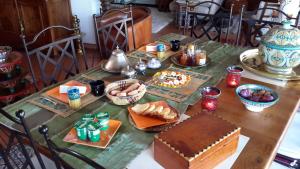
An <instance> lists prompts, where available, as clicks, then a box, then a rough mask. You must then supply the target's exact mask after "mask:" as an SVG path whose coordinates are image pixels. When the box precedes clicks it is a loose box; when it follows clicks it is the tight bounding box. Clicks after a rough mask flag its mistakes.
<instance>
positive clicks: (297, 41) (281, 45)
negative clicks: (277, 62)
mask: <svg viewBox="0 0 300 169" xmlns="http://www.w3.org/2000/svg"><path fill="white" fill-rule="evenodd" d="M291 24H292V22H291V21H290V20H285V21H283V22H282V26H276V27H273V28H272V29H270V30H269V31H268V32H267V34H266V35H265V36H263V38H262V41H261V43H262V45H264V46H267V47H270V48H276V49H282V50H299V49H300V30H299V29H297V28H294V27H292V26H291Z"/></svg>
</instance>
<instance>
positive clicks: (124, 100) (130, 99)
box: [105, 79, 146, 105]
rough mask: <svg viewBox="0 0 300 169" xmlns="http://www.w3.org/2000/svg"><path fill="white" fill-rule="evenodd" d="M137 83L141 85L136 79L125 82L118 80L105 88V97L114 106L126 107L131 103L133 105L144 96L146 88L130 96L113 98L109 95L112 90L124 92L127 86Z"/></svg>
mask: <svg viewBox="0 0 300 169" xmlns="http://www.w3.org/2000/svg"><path fill="white" fill-rule="evenodd" d="M137 82H138V83H140V84H143V83H142V82H141V81H140V80H137V79H126V80H120V81H116V82H113V83H110V84H109V85H107V86H106V87H105V95H106V96H107V97H108V98H109V99H110V100H111V101H112V102H113V103H114V104H116V105H128V104H131V103H135V102H137V101H139V100H140V99H141V98H142V97H143V96H144V94H145V93H146V88H145V89H144V90H142V91H140V92H139V93H137V94H135V95H132V96H113V95H111V94H110V92H111V91H112V90H116V89H120V88H121V90H124V89H125V88H127V87H128V86H129V85H131V84H133V83H137Z"/></svg>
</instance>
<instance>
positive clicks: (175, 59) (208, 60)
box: [171, 56, 211, 68]
mask: <svg viewBox="0 0 300 169" xmlns="http://www.w3.org/2000/svg"><path fill="white" fill-rule="evenodd" d="M177 57H178V56H173V57H171V61H172V62H173V63H174V64H175V65H177V66H180V67H185V68H201V67H205V66H207V65H209V64H210V62H211V59H210V58H209V57H207V59H206V63H205V64H203V65H195V66H187V65H182V64H180V63H179V62H178V59H177Z"/></svg>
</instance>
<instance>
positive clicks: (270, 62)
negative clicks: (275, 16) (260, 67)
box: [259, 21, 300, 74]
mask: <svg viewBox="0 0 300 169" xmlns="http://www.w3.org/2000/svg"><path fill="white" fill-rule="evenodd" d="M282 24H283V26H281V27H276V28H273V29H271V30H270V31H269V32H268V33H267V34H266V35H265V36H264V37H263V38H262V41H261V45H260V46H259V50H260V53H261V54H260V55H261V57H262V60H263V62H264V64H265V69H266V71H268V72H270V73H275V74H290V73H292V71H293V68H294V67H297V66H298V65H299V64H300V30H299V29H297V28H293V27H291V25H290V24H291V22H290V21H283V22H282Z"/></svg>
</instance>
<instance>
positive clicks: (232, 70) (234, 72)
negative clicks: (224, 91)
mask: <svg viewBox="0 0 300 169" xmlns="http://www.w3.org/2000/svg"><path fill="white" fill-rule="evenodd" d="M226 70H227V76H226V83H227V86H228V87H237V86H239V85H240V81H241V74H242V72H243V71H244V69H243V68H241V67H238V66H229V67H227V69H226Z"/></svg>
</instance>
